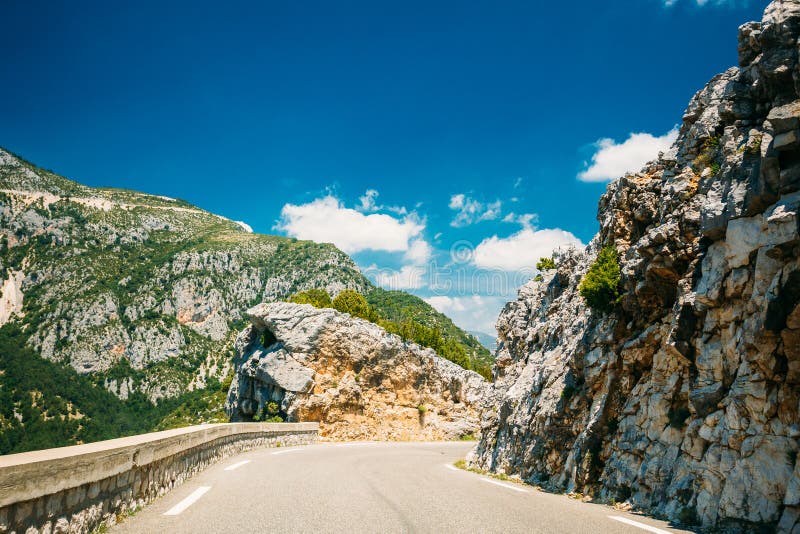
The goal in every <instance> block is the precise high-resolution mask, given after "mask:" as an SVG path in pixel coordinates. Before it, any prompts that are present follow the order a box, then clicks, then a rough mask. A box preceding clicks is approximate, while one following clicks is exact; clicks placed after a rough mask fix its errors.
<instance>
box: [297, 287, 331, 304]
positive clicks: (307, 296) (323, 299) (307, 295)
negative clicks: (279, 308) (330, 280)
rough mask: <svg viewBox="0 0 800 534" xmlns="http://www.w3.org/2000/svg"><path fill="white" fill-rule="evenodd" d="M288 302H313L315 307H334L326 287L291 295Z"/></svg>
mask: <svg viewBox="0 0 800 534" xmlns="http://www.w3.org/2000/svg"><path fill="white" fill-rule="evenodd" d="M288 302H293V303H294V304H311V305H312V306H314V307H315V308H332V307H333V301H331V296H330V295H328V292H327V291H325V290H324V289H308V290H306V291H300V292H298V293H295V294H294V295H292V296H291V297H289V299H288Z"/></svg>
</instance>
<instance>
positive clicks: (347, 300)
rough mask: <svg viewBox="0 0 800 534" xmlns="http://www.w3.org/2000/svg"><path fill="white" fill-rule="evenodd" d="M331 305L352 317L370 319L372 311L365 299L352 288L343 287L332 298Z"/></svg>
mask: <svg viewBox="0 0 800 534" xmlns="http://www.w3.org/2000/svg"><path fill="white" fill-rule="evenodd" d="M333 307H334V308H335V309H337V310H339V311H340V312H343V313H349V314H350V315H352V316H353V317H361V318H362V319H367V320H370V318H371V317H372V315H373V314H372V313H371V310H370V306H369V304H368V303H367V299H365V298H364V296H363V295H362V294H361V293H359V292H358V291H355V290H353V289H345V290H343V291H342V292H340V293H339V294H338V295H336V298H335V299H333Z"/></svg>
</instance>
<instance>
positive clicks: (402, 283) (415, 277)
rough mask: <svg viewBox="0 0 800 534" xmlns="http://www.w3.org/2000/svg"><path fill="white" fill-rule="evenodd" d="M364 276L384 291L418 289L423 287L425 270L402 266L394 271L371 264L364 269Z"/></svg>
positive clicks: (413, 266)
mask: <svg viewBox="0 0 800 534" xmlns="http://www.w3.org/2000/svg"><path fill="white" fill-rule="evenodd" d="M364 274H365V275H367V276H370V277H372V279H373V280H375V283H376V284H378V285H379V286H381V287H383V288H386V289H420V288H421V287H423V286H424V285H425V269H424V268H422V267H420V266H419V265H404V266H403V267H401V268H400V270H398V271H395V270H392V269H381V268H379V267H378V266H377V265H374V264H373V265H370V266H369V267H367V268H366V269H364Z"/></svg>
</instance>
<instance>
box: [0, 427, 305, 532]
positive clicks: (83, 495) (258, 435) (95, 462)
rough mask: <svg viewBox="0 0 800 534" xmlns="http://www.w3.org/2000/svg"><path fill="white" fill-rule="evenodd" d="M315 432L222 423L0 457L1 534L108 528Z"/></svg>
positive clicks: (294, 443)
mask: <svg viewBox="0 0 800 534" xmlns="http://www.w3.org/2000/svg"><path fill="white" fill-rule="evenodd" d="M318 433H319V425H318V424H317V423H223V424H211V425H200V426H192V427H187V428H179V429H175V430H166V431H164V432H153V433H151V434H141V435H137V436H130V437H126V438H119V439H112V440H107V441H100V442H96V443H89V444H86V445H75V446H71V447H61V448H57V449H46V450H41V451H33V452H25V453H21V454H10V455H7V456H0V533H7V532H8V533H12V532H14V533H19V534H21V533H23V532H24V533H26V534H34V533H42V534H44V533H53V534H55V533H59V532H90V531H93V530H95V529H98V528H99V527H100V526H102V525H108V526H110V525H112V524H114V523H116V522H117V520H118V519H120V518H122V517H124V516H125V515H126V514H127V513H129V512H132V511H134V510H136V509H138V508H139V507H141V506H144V505H145V504H147V503H149V502H151V501H152V500H154V499H155V498H157V497H159V496H161V495H163V494H164V493H166V492H168V491H170V490H171V489H172V488H174V487H175V486H176V485H178V484H180V483H181V482H183V481H184V480H186V479H187V478H189V477H191V476H192V475H194V474H195V473H197V472H199V471H202V470H203V469H205V468H206V467H208V466H209V465H210V464H212V463H215V462H217V461H219V460H221V459H223V458H225V457H228V456H232V455H234V454H237V453H240V452H242V451H245V450H249V449H254V448H257V447H280V446H293V445H307V444H311V443H316V441H317V438H318Z"/></svg>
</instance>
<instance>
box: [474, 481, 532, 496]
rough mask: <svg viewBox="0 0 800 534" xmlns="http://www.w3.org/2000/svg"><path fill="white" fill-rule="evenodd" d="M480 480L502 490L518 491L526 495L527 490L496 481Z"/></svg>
mask: <svg viewBox="0 0 800 534" xmlns="http://www.w3.org/2000/svg"><path fill="white" fill-rule="evenodd" d="M481 480H483V481H484V482H488V483H489V484H494V485H495V486H500V487H502V488H506V489H510V490H514V491H519V492H522V493H528V490H526V489H522V488H518V487H516V486H515V485H513V484H506V483H505V482H498V481H496V480H492V479H491V478H481Z"/></svg>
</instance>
